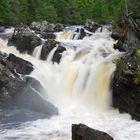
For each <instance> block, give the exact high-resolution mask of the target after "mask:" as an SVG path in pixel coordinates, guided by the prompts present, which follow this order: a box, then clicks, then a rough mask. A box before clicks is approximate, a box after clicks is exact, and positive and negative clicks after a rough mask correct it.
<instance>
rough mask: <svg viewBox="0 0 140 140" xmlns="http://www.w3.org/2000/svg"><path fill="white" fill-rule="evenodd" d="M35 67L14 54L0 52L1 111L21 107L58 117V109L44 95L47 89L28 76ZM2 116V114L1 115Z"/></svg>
mask: <svg viewBox="0 0 140 140" xmlns="http://www.w3.org/2000/svg"><path fill="white" fill-rule="evenodd" d="M33 69H34V68H33V65H32V64H31V63H30V62H28V61H25V60H23V59H21V58H19V57H16V56H15V55H13V54H9V55H7V54H6V53H2V52H0V110H1V111H3V110H6V109H9V108H15V107H20V108H23V109H27V110H30V111H35V112H40V113H43V114H46V115H45V117H46V116H47V117H51V116H52V115H57V114H58V110H57V108H56V107H55V106H54V105H52V104H51V103H50V102H48V101H47V100H45V99H43V97H42V94H43V92H45V89H44V88H43V87H42V86H41V84H40V82H39V81H37V80H36V79H34V78H33V77H30V76H28V75H29V74H30V73H31V72H32V71H33ZM0 114H1V113H0Z"/></svg>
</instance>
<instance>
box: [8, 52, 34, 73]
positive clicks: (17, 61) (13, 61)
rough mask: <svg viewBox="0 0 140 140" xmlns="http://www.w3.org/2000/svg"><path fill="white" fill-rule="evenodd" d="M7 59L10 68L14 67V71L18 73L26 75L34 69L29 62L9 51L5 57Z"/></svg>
mask: <svg viewBox="0 0 140 140" xmlns="http://www.w3.org/2000/svg"><path fill="white" fill-rule="evenodd" d="M7 60H8V61H9V66H10V68H12V69H15V71H16V72H17V73H19V74H23V75H27V74H30V73H31V72H32V71H33V69H34V68H33V65H32V64H31V63H30V62H28V61H26V60H23V59H21V58H19V57H16V56H15V55H13V54H11V53H10V54H9V56H8V57H7Z"/></svg>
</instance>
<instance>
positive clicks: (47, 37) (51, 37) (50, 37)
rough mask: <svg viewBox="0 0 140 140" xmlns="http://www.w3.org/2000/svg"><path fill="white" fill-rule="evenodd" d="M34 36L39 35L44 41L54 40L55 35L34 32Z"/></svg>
mask: <svg viewBox="0 0 140 140" xmlns="http://www.w3.org/2000/svg"><path fill="white" fill-rule="evenodd" d="M35 33H36V34H39V35H40V36H41V37H42V38H44V39H56V35H55V34H54V33H53V32H40V31H35Z"/></svg>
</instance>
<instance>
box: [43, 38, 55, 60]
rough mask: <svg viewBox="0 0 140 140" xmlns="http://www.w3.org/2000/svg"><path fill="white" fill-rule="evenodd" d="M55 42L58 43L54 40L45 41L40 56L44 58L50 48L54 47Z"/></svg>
mask: <svg viewBox="0 0 140 140" xmlns="http://www.w3.org/2000/svg"><path fill="white" fill-rule="evenodd" d="M57 44H58V43H57V42H56V41H55V40H48V41H46V42H45V43H44V45H43V47H42V50H41V56H40V58H41V59H42V60H46V59H47V57H48V55H49V53H50V52H51V50H52V49H53V48H55V47H56V45H57Z"/></svg>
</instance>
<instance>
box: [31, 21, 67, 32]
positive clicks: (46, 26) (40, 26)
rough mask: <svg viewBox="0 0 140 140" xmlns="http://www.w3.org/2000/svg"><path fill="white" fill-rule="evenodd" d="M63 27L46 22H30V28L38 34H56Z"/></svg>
mask: <svg viewBox="0 0 140 140" xmlns="http://www.w3.org/2000/svg"><path fill="white" fill-rule="evenodd" d="M64 27H65V26H64V25H63V24H60V23H56V24H53V23H52V24H51V23H48V22H47V21H42V22H32V23H31V25H30V28H31V29H33V30H36V31H40V32H58V31H62V30H63V29H64Z"/></svg>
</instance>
